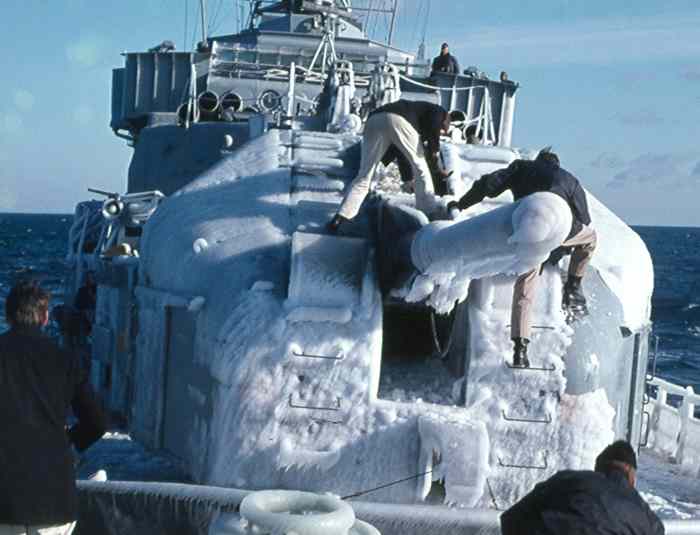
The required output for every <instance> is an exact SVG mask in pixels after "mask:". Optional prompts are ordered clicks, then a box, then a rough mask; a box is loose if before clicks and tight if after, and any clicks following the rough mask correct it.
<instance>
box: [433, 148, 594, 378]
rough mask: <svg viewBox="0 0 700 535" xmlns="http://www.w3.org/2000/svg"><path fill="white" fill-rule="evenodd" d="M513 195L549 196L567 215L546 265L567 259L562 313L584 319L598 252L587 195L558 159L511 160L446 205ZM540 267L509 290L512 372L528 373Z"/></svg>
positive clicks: (458, 205)
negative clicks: (566, 228)
mask: <svg viewBox="0 0 700 535" xmlns="http://www.w3.org/2000/svg"><path fill="white" fill-rule="evenodd" d="M506 190H511V192H512V193H513V199H514V200H515V201H517V200H519V199H522V198H523V197H526V196H527V195H530V194H532V193H536V192H540V191H548V192H550V193H554V194H556V195H559V196H560V197H561V198H563V199H564V200H565V201H566V202H567V204H568V205H569V208H570V209H571V215H572V216H573V217H572V223H571V231H570V232H569V235H568V237H567V239H566V240H565V241H564V243H562V245H561V247H558V248H557V249H555V250H554V251H552V254H551V255H550V257H549V259H548V260H547V262H550V263H552V264H557V263H558V262H559V260H560V259H561V258H562V256H564V255H565V254H568V253H571V262H570V263H569V274H568V277H567V279H566V284H565V285H564V296H563V302H562V307H563V309H564V310H565V312H566V313H567V315H568V316H569V317H575V316H579V315H585V314H586V313H587V307H586V298H585V297H584V295H583V291H582V290H581V280H582V279H583V275H584V273H585V272H586V267H587V266H588V263H589V262H590V260H591V257H592V256H593V251H595V247H596V240H597V236H596V232H595V230H593V229H592V228H591V227H590V226H589V225H590V224H591V216H590V214H589V213H588V202H587V201H586V192H585V191H584V190H583V188H582V187H581V184H579V181H578V180H577V179H576V177H574V176H573V175H572V174H571V173H569V172H568V171H566V170H565V169H563V168H562V167H560V166H559V157H558V156H557V155H556V154H555V153H553V152H551V151H550V150H549V148H546V149H543V150H542V151H540V153H539V154H538V155H537V158H536V159H535V160H532V161H530V160H515V161H514V162H513V163H511V164H510V165H509V166H508V167H507V168H505V169H500V170H498V171H495V172H493V173H489V174H487V175H484V176H482V177H481V178H480V179H479V180H477V181H476V182H474V185H473V186H472V187H471V189H470V190H469V191H468V192H467V193H466V194H465V195H464V196H463V197H462V198H461V199H460V200H459V201H452V202H450V203H449V204H448V205H447V207H448V209H450V210H451V209H453V208H459V209H460V210H466V209H467V208H469V207H470V206H473V205H475V204H477V203H480V202H481V201H482V200H484V197H498V196H499V195H500V194H501V193H503V192H504V191H506ZM541 271H542V270H541V268H540V267H539V266H537V267H535V268H533V269H531V270H530V271H528V272H526V273H523V274H522V275H520V276H519V277H518V279H517V280H516V281H515V286H514V287H513V305H512V309H511V323H510V332H511V340H513V343H514V344H515V349H514V353H513V366H516V367H520V368H527V367H529V366H530V361H529V360H528V358H527V345H528V344H529V343H530V329H531V327H530V318H531V315H532V306H533V304H534V299H535V291H536V289H537V281H538V277H539V275H540V273H541Z"/></svg>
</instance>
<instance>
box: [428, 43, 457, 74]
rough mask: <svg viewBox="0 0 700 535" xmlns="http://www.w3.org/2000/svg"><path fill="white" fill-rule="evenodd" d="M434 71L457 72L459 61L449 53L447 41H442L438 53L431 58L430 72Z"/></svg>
mask: <svg viewBox="0 0 700 535" xmlns="http://www.w3.org/2000/svg"><path fill="white" fill-rule="evenodd" d="M435 72H443V73H445V74H459V63H458V62H457V58H455V57H454V56H453V55H452V54H450V47H449V45H448V44H447V43H442V46H441V47H440V55H439V56H436V57H435V59H433V66H432V69H431V73H435Z"/></svg>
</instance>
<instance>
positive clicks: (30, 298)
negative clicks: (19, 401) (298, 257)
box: [5, 281, 51, 327]
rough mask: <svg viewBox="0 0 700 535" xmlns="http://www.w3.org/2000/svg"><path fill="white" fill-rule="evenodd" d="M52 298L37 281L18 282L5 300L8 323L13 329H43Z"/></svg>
mask: <svg viewBox="0 0 700 535" xmlns="http://www.w3.org/2000/svg"><path fill="white" fill-rule="evenodd" d="M50 297H51V296H50V295H49V292H47V291H46V290H44V289H43V288H42V287H41V286H39V283H38V282H37V281H20V282H18V283H17V284H15V285H14V286H13V287H12V289H11V290H10V293H9V294H8V296H7V299H6V300H5V317H6V318H7V322H8V323H9V324H10V325H12V326H13V327H41V326H42V324H43V323H44V317H45V315H46V312H47V311H48V310H49V299H50Z"/></svg>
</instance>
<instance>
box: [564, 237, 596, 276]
mask: <svg viewBox="0 0 700 535" xmlns="http://www.w3.org/2000/svg"><path fill="white" fill-rule="evenodd" d="M597 244H598V236H597V234H596V232H595V230H593V229H592V228H591V227H588V226H584V227H583V228H582V229H581V230H580V231H579V232H578V234H576V235H575V236H573V237H572V238H570V239H568V240H566V241H565V242H564V243H563V244H562V245H564V246H566V247H572V246H573V247H574V252H573V253H571V262H570V263H569V276H572V275H573V276H574V277H579V278H581V277H583V275H584V274H585V273H586V267H587V266H588V264H589V263H590V261H591V258H592V257H593V253H594V252H595V248H596V245H597Z"/></svg>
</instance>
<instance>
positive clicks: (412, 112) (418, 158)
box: [327, 100, 450, 232]
mask: <svg viewBox="0 0 700 535" xmlns="http://www.w3.org/2000/svg"><path fill="white" fill-rule="evenodd" d="M449 128H450V115H449V114H448V113H447V111H446V110H445V109H444V108H442V107H441V106H438V105H437V104H431V103H430V102H422V101H410V100H397V101H396V102H392V103H390V104H385V105H384V106H381V107H379V108H377V109H376V110H374V111H373V112H372V113H371V114H370V115H369V118H368V119H367V123H366V124H365V130H364V133H363V136H362V159H361V162H360V170H359V172H358V173H357V177H356V178H355V180H353V181H352V183H351V184H350V189H349V190H348V192H347V194H346V195H345V199H344V200H343V203H342V204H341V206H340V209H339V210H338V213H337V214H336V215H335V217H333V219H332V220H331V222H330V223H329V224H328V227H327V228H328V230H329V231H330V232H336V231H337V230H338V227H339V226H340V224H341V223H342V222H343V221H347V220H350V219H352V218H353V217H355V216H356V215H357V213H358V212H359V210H360V206H361V205H362V202H363V201H364V199H365V197H366V196H367V193H368V192H369V186H370V183H371V182H372V178H373V177H374V172H375V170H376V169H377V165H378V164H379V163H380V162H381V160H382V158H383V157H384V155H385V154H386V152H387V151H388V150H389V149H390V147H392V146H393V147H394V148H395V149H396V150H398V151H399V152H401V154H402V155H403V156H405V157H406V159H407V160H408V161H409V162H410V164H411V168H412V170H413V175H414V178H415V181H416V185H415V195H416V207H417V208H418V209H419V210H421V211H423V212H425V213H426V214H429V213H430V212H432V211H433V210H434V209H435V200H434V188H433V182H432V178H431V175H430V167H429V165H437V164H436V162H437V159H438V152H439V150H440V134H441V133H446V132H447V131H448V130H449ZM424 144H425V149H424V147H423V145H424ZM425 151H427V152H425ZM426 159H428V160H431V162H432V163H431V164H429V163H428V162H427V161H426ZM445 176H449V173H445V172H444V171H441V177H445Z"/></svg>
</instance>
